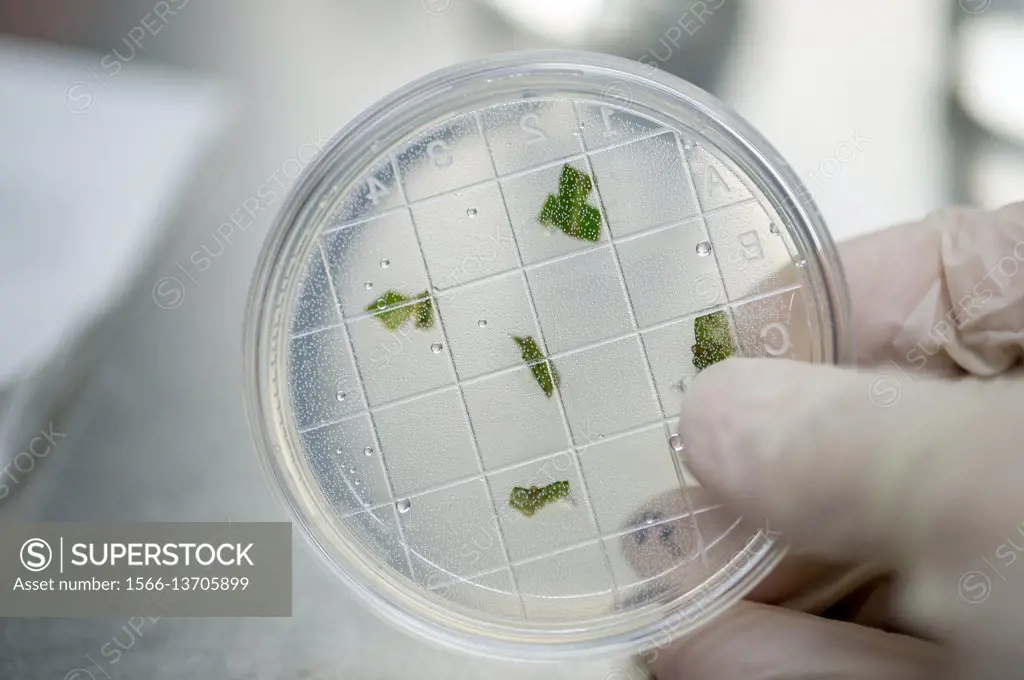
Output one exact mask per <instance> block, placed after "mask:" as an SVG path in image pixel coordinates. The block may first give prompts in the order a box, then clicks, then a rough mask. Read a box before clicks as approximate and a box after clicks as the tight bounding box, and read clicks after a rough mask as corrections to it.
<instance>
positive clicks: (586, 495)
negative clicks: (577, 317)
mask: <svg viewBox="0 0 1024 680" xmlns="http://www.w3.org/2000/svg"><path fill="white" fill-rule="evenodd" d="M570 109H571V111H572V116H573V123H574V126H576V125H578V123H577V121H576V112H575V107H574V106H570ZM476 118H477V125H478V127H479V128H480V135H481V136H482V137H483V139H484V144H485V145H486V147H487V153H488V155H489V156H490V158H491V165H493V166H494V169H495V173H497V167H498V166H497V164H495V162H494V150H493V149H492V148H491V144H490V142H489V141H488V140H487V136H486V135H485V134H484V131H483V121H482V120H481V116H480V114H479V112H477V113H476ZM576 129H577V130H578V129H579V128H578V127H576ZM582 146H583V145H582V143H581V147H582ZM583 148H584V149H585V148H586V147H583ZM581 155H582V154H581ZM567 162H568V160H566V159H561V160H560V161H558V162H557V163H553V164H551V165H550V166H548V167H557V166H558V165H564V164H565V163H567ZM497 186H498V193H499V195H500V196H501V204H502V206H503V207H504V208H505V214H506V215H508V214H509V211H508V201H507V199H506V198H505V188H504V187H503V186H502V185H501V182H500V181H499V182H498V183H497ZM512 242H513V247H514V250H515V253H516V262H517V263H518V264H519V269H520V272H521V273H520V276H522V280H523V285H525V286H526V298H527V301H528V302H529V304H530V314H531V315H532V316H533V322H534V324H535V325H536V326H537V334H538V335H539V336H540V342H541V346H542V347H543V348H544V352H545V354H547V351H548V344H547V340H546V339H545V338H544V328H543V327H542V326H541V323H540V315H539V314H538V313H537V303H536V301H535V300H534V297H533V287H532V286H530V278H529V277H528V276H527V275H526V272H527V269H526V265H525V263H524V262H523V254H522V251H521V250H520V248H519V240H518V236H517V235H516V233H515V230H514V229H513V230H512ZM551 361H552V359H551V357H550V356H546V357H545V359H544V362H545V363H546V364H547V367H548V371H549V372H550V374H551V375H552V376H555V375H557V373H556V372H555V367H554V364H552V363H551ZM553 388H554V393H555V400H556V402H557V403H558V414H559V416H560V417H561V419H562V426H563V427H564V428H565V435H566V442H567V443H568V444H569V445H570V450H571V452H572V461H573V466H574V467H575V469H576V474H577V475H579V479H580V485H581V486H582V487H583V489H582V494H583V500H584V501H586V504H587V510H588V511H589V512H588V515H589V516H590V521H591V523H592V524H593V527H594V530H595V531H597V532H598V533H600V531H601V527H600V526H599V525H598V523H597V513H596V512H595V510H594V501H593V499H592V498H591V496H590V490H589V489H588V488H587V480H586V478H585V477H584V476H583V466H582V465H581V464H580V457H579V452H578V451H577V450H576V448H575V443H576V442H575V440H574V439H573V436H572V428H571V427H570V426H569V417H568V416H567V415H566V412H565V403H564V402H563V400H562V392H561V390H560V389H559V387H558V385H553ZM601 556H602V557H603V558H604V564H605V569H606V570H607V573H608V578H609V580H610V582H611V583H612V592H613V595H612V597H613V598H614V600H615V602H616V603H618V601H619V594H618V591H617V590H615V588H614V584H615V579H614V577H613V574H612V566H611V560H610V559H609V558H608V553H607V552H606V551H605V549H604V545H603V544H602V546H601ZM511 566H512V565H511V563H510V564H509V569H510V570H511V571H512V578H513V581H514V582H515V570H513V569H511ZM517 592H518V593H519V598H520V601H522V593H521V592H519V590H518V587H517Z"/></svg>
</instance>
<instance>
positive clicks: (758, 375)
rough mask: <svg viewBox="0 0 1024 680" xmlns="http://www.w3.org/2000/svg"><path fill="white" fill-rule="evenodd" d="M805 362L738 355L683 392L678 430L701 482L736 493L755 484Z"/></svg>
mask: <svg viewBox="0 0 1024 680" xmlns="http://www.w3.org/2000/svg"><path fill="white" fill-rule="evenodd" d="M804 367H806V365H804V364H799V363H797V362H791V361H785V360H779V359H746V358H735V359H729V360H727V361H724V362H722V363H720V364H716V365H714V366H711V367H709V368H708V369H706V370H705V371H703V372H702V373H701V374H700V376H699V377H698V378H697V379H696V380H695V381H693V383H691V385H690V387H689V389H687V391H686V393H685V394H684V395H683V400H682V407H681V412H680V423H679V434H680V437H681V439H682V441H683V445H684V451H685V455H686V457H687V461H688V462H689V464H690V466H691V469H692V470H693V473H694V474H695V475H696V477H697V478H698V480H700V481H701V483H702V484H704V485H706V486H708V487H710V488H712V489H715V490H718V491H723V492H725V493H726V494H727V495H729V496H735V495H736V494H737V493H741V492H742V491H743V490H744V489H747V488H750V486H751V485H752V484H754V483H755V481H756V480H757V478H758V477H759V474H760V473H759V470H760V469H762V465H764V464H766V463H767V461H762V460H759V455H760V454H761V452H764V451H771V450H772V447H765V446H759V443H761V442H763V441H764V439H765V438H766V437H771V436H772V435H773V432H777V431H778V429H779V420H780V415H781V411H782V408H783V407H784V405H785V404H786V403H787V402H789V401H790V400H791V399H792V398H793V396H794V391H796V390H798V389H799V385H800V376H801V375H802V371H801V368H804Z"/></svg>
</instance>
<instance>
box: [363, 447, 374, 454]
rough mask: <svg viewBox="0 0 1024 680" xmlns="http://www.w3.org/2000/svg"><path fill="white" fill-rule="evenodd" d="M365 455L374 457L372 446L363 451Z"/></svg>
mask: <svg viewBox="0 0 1024 680" xmlns="http://www.w3.org/2000/svg"><path fill="white" fill-rule="evenodd" d="M363 455H364V456H372V455H373V447H372V446H367V447H366V448H365V449H363Z"/></svg>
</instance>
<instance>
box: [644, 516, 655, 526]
mask: <svg viewBox="0 0 1024 680" xmlns="http://www.w3.org/2000/svg"><path fill="white" fill-rule="evenodd" d="M655 519H656V518H655V517H654V515H651V514H647V515H644V524H654V520H655Z"/></svg>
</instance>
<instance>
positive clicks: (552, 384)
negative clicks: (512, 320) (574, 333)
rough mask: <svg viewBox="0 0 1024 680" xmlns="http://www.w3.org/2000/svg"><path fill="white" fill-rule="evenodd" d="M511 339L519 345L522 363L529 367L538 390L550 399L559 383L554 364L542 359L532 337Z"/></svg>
mask: <svg viewBox="0 0 1024 680" xmlns="http://www.w3.org/2000/svg"><path fill="white" fill-rule="evenodd" d="M512 339H513V340H514V341H515V343H516V344H517V345H519V351H520V353H521V354H522V356H523V361H524V362H525V363H526V364H527V365H528V366H529V367H530V372H532V373H533V377H534V378H536V380H537V383H538V384H539V385H540V388H541V389H542V390H544V394H546V395H547V396H548V398H549V399H550V398H551V395H552V394H554V392H555V388H556V387H557V386H558V385H559V384H560V382H561V378H560V377H559V375H558V371H557V370H555V366H554V364H552V363H551V361H550V360H548V359H546V358H545V357H544V353H543V352H541V351H540V347H538V346H537V341H536V340H534V339H533V337H532V336H526V337H525V338H521V337H519V336H513V337H512Z"/></svg>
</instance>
